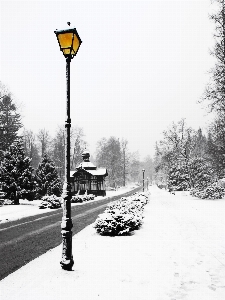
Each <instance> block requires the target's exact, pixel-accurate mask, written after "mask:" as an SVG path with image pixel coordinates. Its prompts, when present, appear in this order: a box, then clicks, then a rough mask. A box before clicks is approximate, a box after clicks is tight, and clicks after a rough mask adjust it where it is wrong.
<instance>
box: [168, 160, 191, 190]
mask: <svg viewBox="0 0 225 300" xmlns="http://www.w3.org/2000/svg"><path fill="white" fill-rule="evenodd" d="M167 185H168V189H169V190H173V191H186V190H188V189H189V188H190V178H189V174H188V169H187V167H186V164H185V163H180V164H179V163H177V164H174V165H173V166H171V167H170V169H169V172H168V181H167Z"/></svg>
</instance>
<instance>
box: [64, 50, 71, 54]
mask: <svg viewBox="0 0 225 300" xmlns="http://www.w3.org/2000/svg"><path fill="white" fill-rule="evenodd" d="M70 52H71V51H70V49H63V54H65V55H67V54H70Z"/></svg>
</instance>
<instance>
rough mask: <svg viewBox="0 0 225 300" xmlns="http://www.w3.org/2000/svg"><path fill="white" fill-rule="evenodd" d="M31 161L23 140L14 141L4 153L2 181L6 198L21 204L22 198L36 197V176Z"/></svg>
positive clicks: (0, 175)
mask: <svg viewBox="0 0 225 300" xmlns="http://www.w3.org/2000/svg"><path fill="white" fill-rule="evenodd" d="M30 163H31V159H30V158H29V157H27V156H26V155H25V152H24V148H23V146H22V142H21V141H16V142H14V143H13V144H12V145H11V146H10V148H9V150H8V151H6V152H5V153H4V157H3V161H2V164H1V172H0V181H1V183H2V190H3V192H5V193H6V198H8V199H11V200H14V204H19V199H20V198H22V199H28V200H33V199H34V197H35V177H34V175H33V173H32V172H33V168H32V167H31V165H30Z"/></svg>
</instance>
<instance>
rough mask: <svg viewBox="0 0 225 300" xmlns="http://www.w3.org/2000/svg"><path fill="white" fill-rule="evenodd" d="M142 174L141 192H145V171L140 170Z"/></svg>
mask: <svg viewBox="0 0 225 300" xmlns="http://www.w3.org/2000/svg"><path fill="white" fill-rule="evenodd" d="M142 173H143V192H144V191H145V169H143V170H142Z"/></svg>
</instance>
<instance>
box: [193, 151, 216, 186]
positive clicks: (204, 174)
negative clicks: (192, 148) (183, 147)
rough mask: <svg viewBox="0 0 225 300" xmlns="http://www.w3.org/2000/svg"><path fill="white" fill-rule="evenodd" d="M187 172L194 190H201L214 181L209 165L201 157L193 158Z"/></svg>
mask: <svg viewBox="0 0 225 300" xmlns="http://www.w3.org/2000/svg"><path fill="white" fill-rule="evenodd" d="M189 170H190V175H191V178H192V183H193V186H192V187H193V188H195V189H198V190H203V189H205V188H206V187H207V186H208V185H209V184H210V183H212V182H213V181H214V179H215V178H214V177H213V170H212V168H211V166H210V163H209V162H208V161H207V160H206V159H204V158H202V157H196V158H193V159H192V160H191V161H190V162H189Z"/></svg>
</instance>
